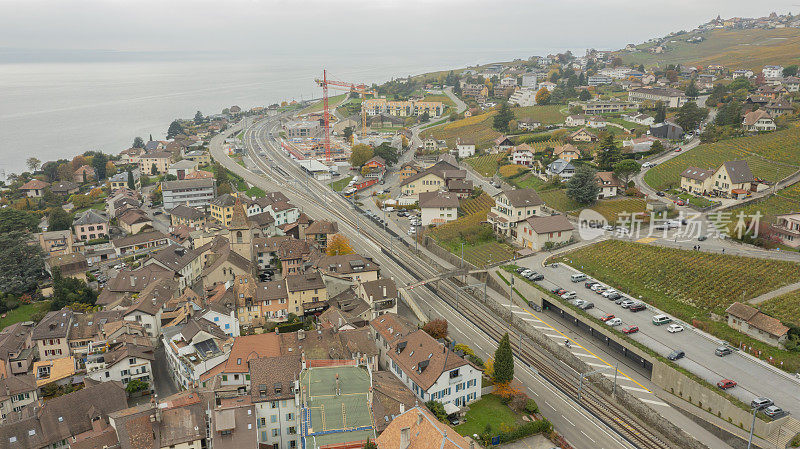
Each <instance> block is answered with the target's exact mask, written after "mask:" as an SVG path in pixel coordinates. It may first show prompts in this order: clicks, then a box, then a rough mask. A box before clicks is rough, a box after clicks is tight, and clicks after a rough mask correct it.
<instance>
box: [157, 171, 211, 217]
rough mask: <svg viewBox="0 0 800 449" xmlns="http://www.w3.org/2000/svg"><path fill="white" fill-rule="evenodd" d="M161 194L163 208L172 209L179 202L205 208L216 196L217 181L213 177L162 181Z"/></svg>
mask: <svg viewBox="0 0 800 449" xmlns="http://www.w3.org/2000/svg"><path fill="white" fill-rule="evenodd" d="M161 194H162V197H163V200H164V209H167V210H169V209H173V208H175V207H176V206H178V205H179V204H184V205H186V206H189V207H196V208H202V209H205V208H207V207H208V206H209V205H210V204H211V202H212V200H214V199H215V197H216V196H217V181H216V180H215V179H213V178H201V179H183V180H178V181H164V182H162V183H161Z"/></svg>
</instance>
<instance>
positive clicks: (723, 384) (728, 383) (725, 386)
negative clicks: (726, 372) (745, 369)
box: [717, 379, 736, 390]
mask: <svg viewBox="0 0 800 449" xmlns="http://www.w3.org/2000/svg"><path fill="white" fill-rule="evenodd" d="M717 386H718V387H720V388H722V389H723V390H727V389H728V388H733V387H735V386H736V382H734V381H732V380H730V379H722V380H721V381H719V382H717Z"/></svg>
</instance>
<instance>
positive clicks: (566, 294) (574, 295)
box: [561, 292, 578, 299]
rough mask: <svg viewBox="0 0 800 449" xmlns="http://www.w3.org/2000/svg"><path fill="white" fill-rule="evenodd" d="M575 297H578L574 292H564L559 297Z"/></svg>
mask: <svg viewBox="0 0 800 449" xmlns="http://www.w3.org/2000/svg"><path fill="white" fill-rule="evenodd" d="M576 296H578V294H577V293H575V292H566V293H564V294H563V295H561V297H562V298H564V299H573V298H575V297H576Z"/></svg>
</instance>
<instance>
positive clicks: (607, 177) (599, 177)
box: [595, 171, 624, 188]
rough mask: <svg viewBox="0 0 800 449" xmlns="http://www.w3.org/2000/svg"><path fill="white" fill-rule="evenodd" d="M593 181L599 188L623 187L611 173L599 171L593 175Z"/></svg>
mask: <svg viewBox="0 0 800 449" xmlns="http://www.w3.org/2000/svg"><path fill="white" fill-rule="evenodd" d="M595 180H596V181H597V185H599V186H600V187H604V186H605V187H620V188H622V187H624V186H623V185H622V181H620V180H619V178H617V176H616V175H614V172H612V171H599V172H597V173H596V174H595Z"/></svg>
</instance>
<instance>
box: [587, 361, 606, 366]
mask: <svg viewBox="0 0 800 449" xmlns="http://www.w3.org/2000/svg"><path fill="white" fill-rule="evenodd" d="M586 364H587V365H590V366H608V365H606V364H605V363H590V362H586Z"/></svg>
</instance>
